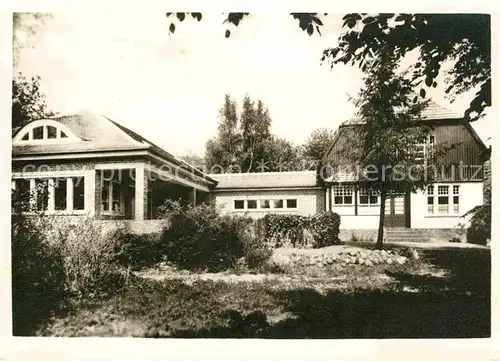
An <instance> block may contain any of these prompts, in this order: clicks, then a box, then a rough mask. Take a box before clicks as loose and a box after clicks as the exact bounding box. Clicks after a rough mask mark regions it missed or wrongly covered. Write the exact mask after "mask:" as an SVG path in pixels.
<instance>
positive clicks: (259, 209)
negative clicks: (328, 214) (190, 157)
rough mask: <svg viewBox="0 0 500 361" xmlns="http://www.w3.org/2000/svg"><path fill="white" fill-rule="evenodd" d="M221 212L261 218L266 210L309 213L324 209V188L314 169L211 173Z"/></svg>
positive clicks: (279, 212) (213, 193) (214, 192)
mask: <svg viewBox="0 0 500 361" xmlns="http://www.w3.org/2000/svg"><path fill="white" fill-rule="evenodd" d="M210 177H211V178H213V179H215V180H216V181H217V182H218V183H217V186H216V187H215V188H214V189H213V190H212V195H213V198H214V199H215V202H216V204H217V205H218V206H220V207H221V209H222V212H223V213H226V214H235V215H245V216H249V217H252V218H259V217H263V216H264V215H265V214H267V213H274V214H284V213H288V214H301V215H311V214H315V213H319V212H323V211H325V209H326V208H325V190H324V188H323V187H322V186H321V184H320V183H319V182H318V180H317V173H316V171H299V172H268V173H232V174H231V173H229V174H210Z"/></svg>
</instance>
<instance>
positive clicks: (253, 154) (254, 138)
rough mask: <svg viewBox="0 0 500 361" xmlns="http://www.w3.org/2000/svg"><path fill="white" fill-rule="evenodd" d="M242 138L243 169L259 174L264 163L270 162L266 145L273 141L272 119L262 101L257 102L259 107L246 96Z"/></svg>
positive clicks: (242, 120)
mask: <svg viewBox="0 0 500 361" xmlns="http://www.w3.org/2000/svg"><path fill="white" fill-rule="evenodd" d="M240 122H241V137H242V140H243V143H242V145H243V160H242V168H243V171H244V172H257V171H259V169H258V168H259V164H260V168H261V169H262V167H263V166H262V164H263V162H266V161H269V160H270V154H269V152H268V151H267V150H268V149H266V148H267V147H266V145H267V144H269V143H270V142H271V141H272V138H271V130H270V128H271V117H270V116H269V110H268V109H267V108H265V107H264V104H263V103H262V101H260V100H259V101H257V106H255V103H254V102H253V101H252V100H251V99H250V97H249V96H246V97H245V99H244V100H243V111H242V113H241V118H240Z"/></svg>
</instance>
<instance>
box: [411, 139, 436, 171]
mask: <svg viewBox="0 0 500 361" xmlns="http://www.w3.org/2000/svg"><path fill="white" fill-rule="evenodd" d="M435 143H436V136H435V135H434V134H429V135H428V136H427V141H426V142H423V143H419V144H417V145H415V156H414V159H415V161H416V162H417V164H420V163H424V162H425V160H426V159H427V158H428V157H429V156H430V155H431V151H432V148H433V146H434V144H435Z"/></svg>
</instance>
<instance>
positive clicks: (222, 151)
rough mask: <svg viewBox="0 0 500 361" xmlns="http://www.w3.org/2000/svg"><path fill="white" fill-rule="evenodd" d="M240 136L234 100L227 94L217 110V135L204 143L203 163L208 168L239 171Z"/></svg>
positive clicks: (240, 157)
mask: <svg viewBox="0 0 500 361" xmlns="http://www.w3.org/2000/svg"><path fill="white" fill-rule="evenodd" d="M242 152H243V148H242V137H241V132H240V127H239V118H238V113H237V111H236V101H234V100H233V99H231V97H230V96H229V94H226V95H225V97H224V104H223V106H222V107H221V109H220V111H219V125H218V127H217V135H216V136H215V137H214V138H212V139H210V140H209V141H208V142H207V143H206V144H205V163H206V166H207V168H208V169H211V168H212V167H214V166H216V165H217V166H219V167H222V168H224V171H225V172H239V171H241V170H240V167H241V165H242V164H241V159H242Z"/></svg>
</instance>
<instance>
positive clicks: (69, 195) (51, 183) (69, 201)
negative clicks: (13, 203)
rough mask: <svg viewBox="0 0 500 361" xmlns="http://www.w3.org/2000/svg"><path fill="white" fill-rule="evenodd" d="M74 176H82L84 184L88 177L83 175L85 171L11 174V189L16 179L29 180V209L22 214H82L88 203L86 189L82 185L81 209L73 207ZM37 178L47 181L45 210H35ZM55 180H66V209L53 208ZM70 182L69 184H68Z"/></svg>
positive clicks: (14, 186) (85, 210)
mask: <svg viewBox="0 0 500 361" xmlns="http://www.w3.org/2000/svg"><path fill="white" fill-rule="evenodd" d="M74 178H83V180H84V184H87V182H88V179H87V177H86V175H85V173H72V174H71V175H61V176H54V175H49V174H47V175H43V174H37V175H25V174H23V175H17V176H13V178H12V189H13V190H15V189H16V187H17V185H16V180H21V179H24V180H27V181H29V182H30V193H31V195H32V197H30V203H31V206H30V208H31V210H30V211H26V212H23V214H27V215H30V214H38V213H43V214H48V215H83V214H85V213H87V211H88V207H89V205H88V204H87V194H86V192H87V191H88V189H87V187H86V186H84V188H83V189H84V203H83V209H73V192H74V183H73V179H74ZM37 180H47V181H48V189H47V192H48V204H47V210H45V211H44V210H42V211H39V210H36V207H37V199H36V198H37V195H36V192H35V189H36V181H37ZM56 180H58V181H59V182H62V181H66V182H67V187H66V209H61V210H56V209H55V183H56ZM70 183H71V186H70Z"/></svg>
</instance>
